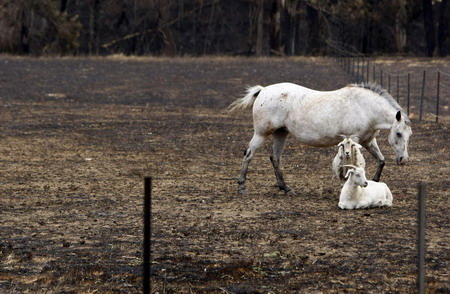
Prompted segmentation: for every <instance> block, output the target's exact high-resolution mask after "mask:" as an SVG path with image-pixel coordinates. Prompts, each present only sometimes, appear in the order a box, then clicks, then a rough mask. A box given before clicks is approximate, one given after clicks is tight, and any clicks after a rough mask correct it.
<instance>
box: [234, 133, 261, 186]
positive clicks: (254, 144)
mask: <svg viewBox="0 0 450 294" xmlns="http://www.w3.org/2000/svg"><path fill="white" fill-rule="evenodd" d="M263 142H264V137H263V136H260V135H258V134H256V133H255V134H254V135H253V138H252V139H251V141H250V143H249V144H248V148H247V149H246V150H245V152H244V158H243V159H242V167H241V174H240V176H239V180H238V184H239V193H240V194H245V193H246V187H245V181H246V180H247V172H248V165H249V164H250V161H251V160H252V158H253V156H255V153H256V151H257V150H258V148H259V147H260V146H261V145H262V143H263Z"/></svg>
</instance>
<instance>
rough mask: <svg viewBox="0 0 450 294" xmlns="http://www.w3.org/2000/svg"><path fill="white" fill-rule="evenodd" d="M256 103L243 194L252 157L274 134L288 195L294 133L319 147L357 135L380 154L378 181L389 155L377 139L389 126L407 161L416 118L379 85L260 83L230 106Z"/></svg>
mask: <svg viewBox="0 0 450 294" xmlns="http://www.w3.org/2000/svg"><path fill="white" fill-rule="evenodd" d="M251 107H253V128H254V134H253V138H252V139H251V141H250V143H249V145H248V148H247V149H246V150H245V152H244V159H243V162H242V168H241V174H240V177H239V180H238V184H239V192H240V193H245V189H246V187H245V181H246V177H247V171H248V165H249V163H250V161H251V159H252V158H253V156H254V155H255V153H256V151H257V150H258V148H259V147H260V146H261V145H262V143H263V142H264V140H265V139H266V138H267V137H269V136H270V135H272V137H273V139H274V142H273V152H272V155H271V157H270V160H271V161H272V165H273V168H274V171H275V176H276V179H277V185H278V187H279V188H280V190H284V191H285V192H286V193H288V194H295V193H294V192H293V191H292V190H291V188H289V187H288V186H287V185H286V183H285V181H284V177H283V172H282V171H281V167H280V159H281V153H282V151H283V149H284V145H285V142H286V137H287V135H288V134H289V133H291V134H292V135H293V136H294V137H295V138H297V139H298V140H300V142H301V143H303V144H306V145H309V146H314V147H329V146H335V145H336V144H338V143H339V142H340V141H341V140H342V136H347V137H350V136H352V138H356V139H355V140H356V141H357V143H359V144H361V145H362V146H363V147H364V148H366V149H367V150H368V151H369V153H370V154H372V155H373V156H374V157H375V158H376V159H377V171H376V173H375V175H374V177H373V180H374V181H379V179H380V176H381V172H382V170H383V167H384V156H383V155H382V154H381V152H380V149H379V148H378V144H377V141H376V139H375V137H376V136H377V135H378V133H379V131H380V130H382V129H390V132H389V137H388V141H389V144H390V145H391V146H392V147H393V148H394V150H395V154H396V157H397V164H405V163H406V162H407V161H408V142H409V138H410V136H411V134H412V131H411V122H410V120H409V118H408V116H407V115H406V114H405V113H404V111H403V110H402V108H401V107H400V106H399V105H398V103H397V102H396V101H395V100H394V98H392V96H391V95H389V93H388V92H387V91H386V90H384V89H382V88H381V87H380V86H378V85H375V84H372V83H363V84H353V85H349V86H346V87H344V88H341V89H339V90H335V91H327V92H322V91H316V90H312V89H308V88H305V87H302V86H299V85H296V84H291V83H280V84H273V85H270V86H267V87H262V86H255V87H251V88H249V89H247V95H246V96H245V97H243V98H241V99H238V100H236V101H235V102H234V103H232V104H231V105H230V106H229V109H230V110H235V109H247V108H251Z"/></svg>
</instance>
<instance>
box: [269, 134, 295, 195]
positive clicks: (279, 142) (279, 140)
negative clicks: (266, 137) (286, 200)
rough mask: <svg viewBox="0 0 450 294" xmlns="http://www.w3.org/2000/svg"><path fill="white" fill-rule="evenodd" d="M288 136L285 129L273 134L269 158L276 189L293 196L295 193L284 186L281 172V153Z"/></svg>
mask: <svg viewBox="0 0 450 294" xmlns="http://www.w3.org/2000/svg"><path fill="white" fill-rule="evenodd" d="M288 134H289V133H288V131H286V130H285V129H278V130H276V131H275V132H274V133H273V139H274V140H273V150H272V156H270V161H271V162H272V166H273V170H274V172H275V177H276V178H277V186H278V188H279V189H280V190H283V191H284V192H285V193H286V194H288V195H295V192H294V191H293V190H292V189H291V188H289V187H288V186H287V185H286V182H285V181H284V176H283V171H282V170H281V153H282V152H283V149H284V145H285V143H286V138H287V135H288Z"/></svg>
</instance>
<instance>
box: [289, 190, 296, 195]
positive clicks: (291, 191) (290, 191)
mask: <svg viewBox="0 0 450 294" xmlns="http://www.w3.org/2000/svg"><path fill="white" fill-rule="evenodd" d="M286 195H288V196H297V193H295V192H294V191H293V190H289V191H286Z"/></svg>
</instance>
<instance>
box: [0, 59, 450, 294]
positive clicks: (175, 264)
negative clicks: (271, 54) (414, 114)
mask: <svg viewBox="0 0 450 294" xmlns="http://www.w3.org/2000/svg"><path fill="white" fill-rule="evenodd" d="M411 62H414V60H411ZM430 62H431V61H430ZM442 62H447V63H445V64H446V65H447V68H450V62H449V61H448V60H447V61H445V60H443V61H442ZM442 65H443V64H442V63H441V64H440V66H442ZM401 66H405V67H406V66H408V63H406V62H402V63H401ZM397 69H398V68H397ZM282 81H291V82H294V83H299V84H301V85H304V86H307V87H310V88H315V89H320V90H331V89H336V88H339V87H342V86H344V85H346V84H347V83H349V82H352V80H351V77H350V76H348V75H347V74H345V73H343V71H342V69H340V68H339V67H338V66H336V64H335V63H334V62H333V60H331V59H325V58H291V59H287V58H286V59H253V58H252V59H246V58H199V59H196V58H186V59H153V58H122V57H112V58H107V59H101V58H96V59H89V58H60V59H47V58H41V59H29V58H18V57H8V56H0V101H1V105H0V142H1V143H0V195H1V197H0V210H1V214H0V228H1V231H0V234H1V236H0V264H1V265H0V266H1V267H0V292H2V293H136V292H139V291H141V284H142V278H141V274H142V243H141V240H142V237H141V236H142V211H143V208H142V203H143V177H145V176H152V177H153V184H154V185H153V202H152V210H153V219H152V221H153V228H152V240H153V243H152V250H153V251H152V259H153V262H152V282H153V283H152V291H153V293H416V276H417V275H416V273H417V264H416V262H417V254H416V252H417V249H416V239H417V226H416V223H417V185H418V183H419V182H425V183H427V223H426V228H427V231H426V240H427V252H426V274H427V277H426V281H427V292H428V293H449V292H450V282H449V281H450V276H449V273H450V245H449V244H450V214H449V208H450V202H449V188H450V179H449V171H450V156H449V154H450V147H449V143H450V133H449V130H448V128H449V127H450V125H449V124H448V123H447V122H448V121H449V120H445V118H448V113H447V114H445V113H444V115H446V116H445V117H443V121H444V123H443V124H435V123H433V122H431V121H425V122H419V121H417V120H416V119H413V136H412V138H411V142H410V148H409V149H410V150H409V153H410V157H411V158H410V159H411V161H410V162H409V164H407V165H405V166H397V165H396V164H395V159H394V154H393V151H392V150H391V148H390V147H389V146H388V144H387V132H382V133H381V134H380V137H379V144H380V147H381V149H382V151H383V153H384V155H385V156H386V159H387V160H386V166H385V169H384V172H383V176H382V180H383V181H384V182H386V183H387V184H388V185H389V187H390V188H391V190H392V192H393V195H394V206H393V207H392V208H390V209H371V210H361V211H342V210H340V209H339V208H338V207H337V203H338V197H339V191H340V186H339V183H337V182H336V181H333V180H331V161H332V158H333V157H334V154H335V151H336V150H335V148H328V149H316V148H309V147H305V146H301V145H300V144H298V143H297V142H296V141H295V140H294V139H293V138H289V139H288V143H287V147H286V150H285V152H284V154H283V155H284V157H283V158H284V161H283V166H284V171H285V175H286V180H287V182H288V184H290V186H291V187H292V188H293V189H294V190H296V192H297V194H298V195H297V196H286V195H284V194H283V193H281V192H279V191H277V190H276V189H275V188H274V183H275V177H274V175H273V171H272V168H271V164H270V161H269V159H268V155H269V150H270V148H269V147H270V144H269V143H267V144H266V145H265V147H264V148H262V150H261V151H260V152H259V153H258V154H257V155H256V157H255V158H254V160H253V161H252V163H251V165H250V171H249V180H248V185H247V188H248V195H245V196H242V195H238V194H237V193H236V192H237V183H236V181H237V176H238V173H239V169H240V164H241V159H242V153H243V150H244V149H245V147H246V145H247V143H248V141H249V140H250V138H251V135H252V121H251V113H250V111H248V112H241V113H239V112H237V113H228V112H227V111H225V108H226V107H227V106H228V105H229V104H230V103H231V102H232V101H234V100H235V99H237V98H238V97H240V96H241V95H242V94H243V91H244V89H245V87H246V86H247V85H254V84H262V85H267V84H271V83H276V82H282ZM414 103H416V104H415V105H417V101H415V102H414ZM442 103H443V104H444V105H447V106H448V105H449V98H448V97H447V98H446V100H443V101H442ZM429 117H431V119H432V118H433V117H432V116H429ZM364 155H365V157H366V161H367V166H368V167H367V173H368V174H369V175H372V174H373V172H374V171H375V161H374V160H373V159H372V158H370V157H369V155H368V153H367V152H366V151H364Z"/></svg>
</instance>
